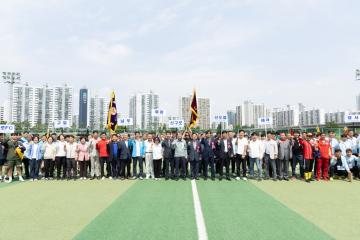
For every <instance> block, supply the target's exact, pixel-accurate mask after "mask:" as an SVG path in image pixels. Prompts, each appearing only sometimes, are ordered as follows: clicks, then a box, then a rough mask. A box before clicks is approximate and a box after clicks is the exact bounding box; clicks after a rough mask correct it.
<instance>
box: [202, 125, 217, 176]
mask: <svg viewBox="0 0 360 240" xmlns="http://www.w3.org/2000/svg"><path fill="white" fill-rule="evenodd" d="M215 146H216V143H215V140H214V139H213V138H212V133H211V131H207V132H206V138H203V139H201V154H202V161H203V175H204V180H207V178H208V170H209V166H210V171H211V180H213V181H215V162H214V156H215V154H214V150H215Z"/></svg>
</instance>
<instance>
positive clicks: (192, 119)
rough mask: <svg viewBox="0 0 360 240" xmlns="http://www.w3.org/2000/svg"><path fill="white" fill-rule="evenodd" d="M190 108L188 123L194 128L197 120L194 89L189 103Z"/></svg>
mask: <svg viewBox="0 0 360 240" xmlns="http://www.w3.org/2000/svg"><path fill="white" fill-rule="evenodd" d="M190 110H191V117H190V124H189V128H190V129H191V128H194V127H195V125H196V122H197V120H198V117H199V115H198V108H197V101H196V91H195V90H194V93H193V97H192V100H191V105H190Z"/></svg>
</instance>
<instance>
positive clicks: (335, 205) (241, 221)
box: [0, 180, 360, 240]
mask: <svg viewBox="0 0 360 240" xmlns="http://www.w3.org/2000/svg"><path fill="white" fill-rule="evenodd" d="M196 189H197V193H198V197H199V202H198V203H200V205H201V208H200V214H201V217H200V218H199V215H196V211H195V208H194V194H196V192H194V191H193V190H194V189H193V186H192V182H191V181H189V180H188V181H178V182H174V181H166V182H165V181H152V180H148V181H145V180H144V181H113V180H105V181H76V182H74V181H71V182H62V181H49V182H43V181H39V182H32V183H31V182H25V183H18V182H14V183H12V184H9V185H6V184H0V195H1V197H0V204H1V206H2V208H1V212H0V217H1V219H2V223H1V224H0V234H1V235H0V239H160V240H161V239H199V238H201V239H279V240H281V239H299V240H304V239H316V240H320V239H358V237H359V235H360V228H359V223H360V215H359V210H358V209H359V208H358V203H359V202H360V182H359V181H355V182H354V183H348V182H345V181H340V180H339V181H335V182H314V183H312V184H307V183H304V182H301V181H290V182H273V181H262V182H256V181H248V182H244V181H240V182H237V181H231V182H227V181H222V182H220V181H216V182H212V181H207V182H205V181H202V180H200V181H196ZM198 210H199V209H198ZM198 213H199V212H198ZM197 220H198V221H197ZM199 220H200V221H199ZM202 220H203V221H202ZM202 224H203V227H204V229H202V228H201V225H202ZM199 229H200V234H199ZM201 229H202V230H203V231H201Z"/></svg>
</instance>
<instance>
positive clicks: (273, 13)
mask: <svg viewBox="0 0 360 240" xmlns="http://www.w3.org/2000/svg"><path fill="white" fill-rule="evenodd" d="M0 6H1V8H0V72H2V71H6V72H10V71H15V72H21V75H22V81H23V82H28V83H29V84H30V85H34V86H41V85H43V84H45V83H47V84H49V85H60V84H64V83H67V84H68V85H71V86H73V87H74V89H75V101H76V102H77V101H78V91H79V88H80V87H84V86H86V87H88V88H89V89H90V90H93V91H92V93H97V94H98V95H99V96H104V97H110V94H111V91H112V90H115V91H116V95H117V102H118V108H119V111H120V113H121V114H122V115H124V116H126V115H127V114H128V111H129V98H130V96H131V95H133V94H134V93H136V92H149V91H150V90H153V91H154V92H155V93H157V94H159V95H160V105H161V107H162V108H164V109H165V110H166V111H167V112H168V115H173V116H174V115H175V116H177V115H178V104H179V96H187V95H190V94H191V93H192V90H193V88H195V89H196V90H197V94H198V96H199V97H209V98H210V100H211V112H212V114H223V113H225V112H226V110H231V109H235V106H237V105H240V104H241V103H242V102H243V101H244V100H252V101H253V102H255V103H264V104H265V105H266V106H268V107H283V106H285V104H297V103H298V102H302V103H303V104H305V106H307V107H308V108H313V107H316V108H323V109H325V110H327V111H335V110H347V109H355V96H356V95H357V94H359V92H360V91H359V86H360V82H356V81H355V69H357V68H360V28H359V26H360V14H359V9H360V1H357V0H337V1H335V0H271V1H270V0H257V1H255V0H254V1H250V0H217V1H215V0H206V1H205V0H194V1H190V0H182V1H180V0H179V1H177V0H172V1H164V0H132V1H120V0H103V1H95V0H62V1H61V0H33V1H29V0H0ZM0 87H1V89H2V90H1V94H0V100H1V101H5V100H6V94H7V90H6V89H7V88H6V85H5V84H4V83H0ZM76 106H77V104H75V108H76ZM74 112H75V113H76V112H78V109H74Z"/></svg>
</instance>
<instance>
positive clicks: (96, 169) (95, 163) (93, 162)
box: [89, 131, 100, 180]
mask: <svg viewBox="0 0 360 240" xmlns="http://www.w3.org/2000/svg"><path fill="white" fill-rule="evenodd" d="M99 140H100V139H99V133H98V132H97V131H94V132H93V135H92V138H91V139H90V141H89V150H90V167H91V173H90V175H91V178H90V180H93V179H95V177H96V178H98V179H100V161H99V152H98V151H97V149H96V144H97V143H98V142H99Z"/></svg>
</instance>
